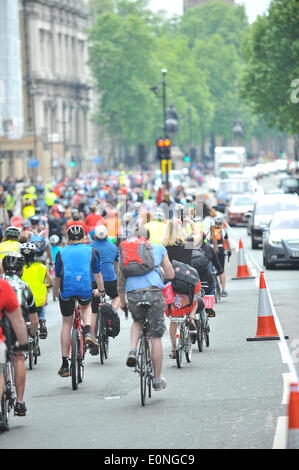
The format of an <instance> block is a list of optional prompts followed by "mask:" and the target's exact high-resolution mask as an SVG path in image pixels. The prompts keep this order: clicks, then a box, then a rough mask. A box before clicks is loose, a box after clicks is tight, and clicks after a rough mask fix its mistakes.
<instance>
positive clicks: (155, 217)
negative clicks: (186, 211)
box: [153, 210, 165, 222]
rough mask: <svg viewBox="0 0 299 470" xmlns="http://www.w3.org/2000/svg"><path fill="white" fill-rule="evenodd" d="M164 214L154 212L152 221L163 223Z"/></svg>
mask: <svg viewBox="0 0 299 470" xmlns="http://www.w3.org/2000/svg"><path fill="white" fill-rule="evenodd" d="M164 219H165V214H164V212H163V211H161V210H160V211H156V212H155V213H154V216H153V220H157V221H159V222H164Z"/></svg>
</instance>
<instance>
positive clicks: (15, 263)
mask: <svg viewBox="0 0 299 470" xmlns="http://www.w3.org/2000/svg"><path fill="white" fill-rule="evenodd" d="M24 264H25V259H24V257H23V256H22V255H21V253H17V252H12V253H9V254H8V255H6V256H4V258H3V260H2V267H3V270H4V272H5V274H19V273H20V272H21V271H22V269H23V266H24Z"/></svg>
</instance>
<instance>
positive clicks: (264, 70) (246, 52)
mask: <svg viewBox="0 0 299 470" xmlns="http://www.w3.org/2000/svg"><path fill="white" fill-rule="evenodd" d="M298 24H299V2H298V1H297V0H272V3H271V5H270V8H269V12H268V14H267V15H266V16H263V17H258V19H257V20H256V21H255V22H254V23H253V25H252V27H251V30H250V31H249V32H248V34H247V35H246V36H245V40H244V44H243V47H242V51H243V57H244V60H245V67H244V70H243V73H242V77H241V80H240V90H241V96H242V98H243V99H244V100H245V101H246V102H247V103H248V104H249V105H250V106H251V107H252V109H253V111H254V112H255V113H257V114H259V115H260V116H262V117H263V119H264V120H265V121H266V122H267V124H268V125H269V126H271V127H273V126H277V127H278V128H279V129H280V130H281V131H284V132H288V133H290V134H299V112H298V111H299V108H298V105H296V103H295V102H293V101H294V100H292V96H294V88H292V83H294V80H295V79H299V62H298V58H299V28H298ZM292 93H293V95H292Z"/></svg>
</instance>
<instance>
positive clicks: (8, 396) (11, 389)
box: [1, 350, 17, 429]
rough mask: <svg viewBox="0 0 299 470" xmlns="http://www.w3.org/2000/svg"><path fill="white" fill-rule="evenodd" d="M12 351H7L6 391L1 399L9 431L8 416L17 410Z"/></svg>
mask: <svg viewBox="0 0 299 470" xmlns="http://www.w3.org/2000/svg"><path fill="white" fill-rule="evenodd" d="M11 354H12V351H11V350H7V351H6V363H5V367H4V390H3V395H2V398H1V413H2V418H3V421H4V422H5V424H6V426H7V429H8V415H9V413H10V412H11V410H12V409H14V408H15V404H16V402H17V393H16V386H15V380H14V368H13V365H12V363H11Z"/></svg>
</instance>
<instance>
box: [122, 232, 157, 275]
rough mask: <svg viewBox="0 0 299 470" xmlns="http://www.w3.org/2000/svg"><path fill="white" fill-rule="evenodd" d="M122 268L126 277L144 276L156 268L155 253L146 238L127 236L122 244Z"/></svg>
mask: <svg viewBox="0 0 299 470" xmlns="http://www.w3.org/2000/svg"><path fill="white" fill-rule="evenodd" d="M119 263H120V269H121V271H122V273H123V275H124V277H125V278H127V277H132V276H142V275H144V274H147V273H149V272H151V271H153V270H154V268H155V261H154V254H153V250H152V247H151V244H150V242H149V241H147V240H146V239H145V238H142V237H140V238H127V239H126V240H124V241H123V242H122V243H121V244H120V259H119Z"/></svg>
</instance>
